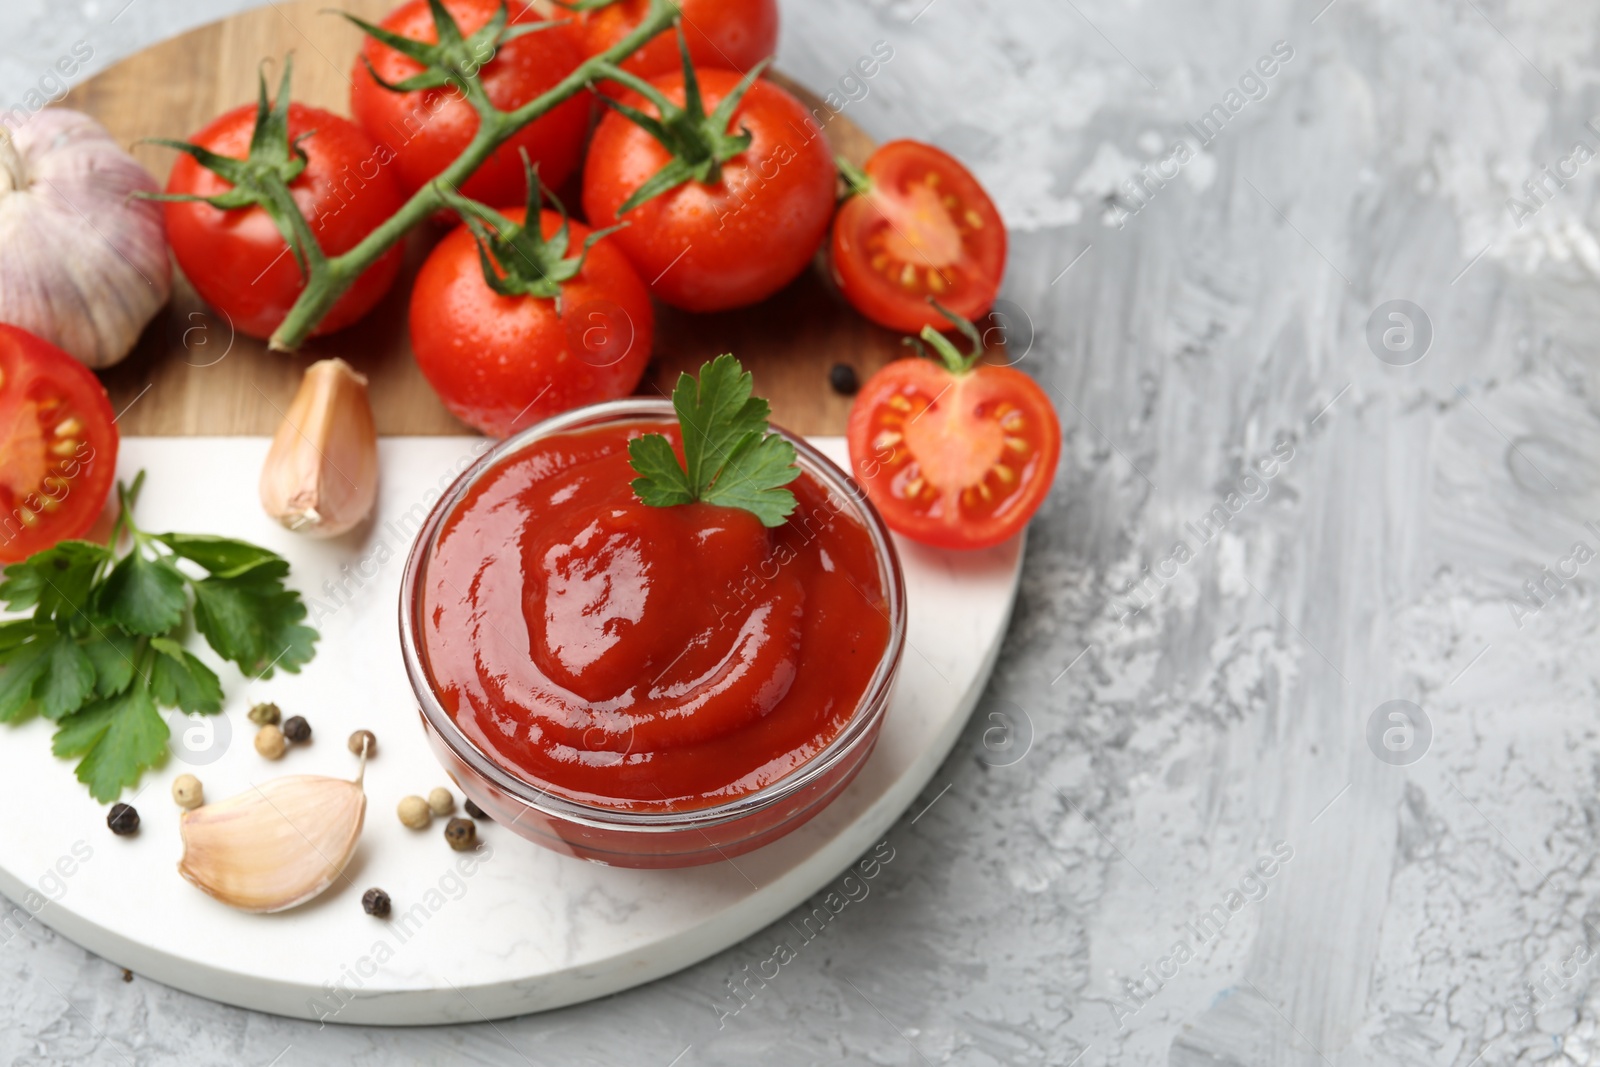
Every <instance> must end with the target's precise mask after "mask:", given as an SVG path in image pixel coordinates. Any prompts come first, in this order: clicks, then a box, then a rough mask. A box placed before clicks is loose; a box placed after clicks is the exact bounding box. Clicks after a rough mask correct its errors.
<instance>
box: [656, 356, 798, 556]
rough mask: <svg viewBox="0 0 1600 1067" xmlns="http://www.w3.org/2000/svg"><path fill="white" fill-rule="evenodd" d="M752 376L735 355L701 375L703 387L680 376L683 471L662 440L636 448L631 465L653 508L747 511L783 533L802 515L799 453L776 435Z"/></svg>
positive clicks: (677, 403) (676, 402)
mask: <svg viewBox="0 0 1600 1067" xmlns="http://www.w3.org/2000/svg"><path fill="white" fill-rule="evenodd" d="M754 387H755V383H754V379H753V378H752V377H751V375H750V373H749V372H748V371H746V370H745V369H744V368H743V367H742V366H740V365H739V361H738V360H737V359H735V358H734V357H733V356H731V355H723V356H718V357H717V358H716V359H714V360H712V361H711V362H710V363H707V364H705V365H704V366H702V367H701V368H700V377H699V380H698V381H696V379H694V378H691V377H689V375H687V374H680V375H679V376H678V384H677V387H676V388H674V389H673V390H672V406H673V408H674V409H676V411H677V413H678V425H679V427H680V428H681V429H682V432H683V463H682V464H680V463H679V462H678V454H677V453H676V452H675V451H674V450H673V448H672V443H671V442H670V441H668V440H667V438H666V437H665V436H664V435H662V434H658V433H653V434H646V435H644V436H643V437H640V438H637V439H635V440H633V441H630V442H629V443H628V458H629V460H630V462H631V463H632V466H633V469H634V470H635V471H636V472H637V473H638V474H639V475H640V477H638V478H636V479H634V481H633V491H634V493H635V494H636V495H637V496H638V498H639V499H640V501H642V502H643V503H645V504H649V505H651V506H653V507H673V506H675V505H677V504H689V503H692V502H694V501H697V500H698V501H702V502H704V503H707V504H719V505H721V506H723V507H729V508H742V509H743V510H745V511H748V512H750V513H752V514H753V515H755V516H756V517H757V518H758V519H760V520H761V522H762V523H763V524H764V525H766V526H782V525H783V523H784V520H785V519H787V518H788V517H789V514H790V513H791V512H793V511H794V509H795V507H796V501H795V497H794V494H793V493H792V492H790V491H789V490H788V489H785V488H784V486H786V485H788V484H789V483H790V482H792V481H794V480H795V479H796V478H798V477H800V469H799V468H798V467H796V466H795V450H794V445H792V444H790V443H789V441H788V440H787V439H786V438H784V437H783V436H782V435H781V434H777V433H773V432H772V431H771V430H770V429H769V427H768V425H767V419H768V417H769V416H770V415H771V408H769V407H768V406H767V402H766V401H765V400H763V399H761V398H760V397H757V396H752V395H751V393H752V392H753V391H754Z"/></svg>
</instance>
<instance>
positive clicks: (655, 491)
mask: <svg viewBox="0 0 1600 1067" xmlns="http://www.w3.org/2000/svg"><path fill="white" fill-rule="evenodd" d="M628 458H629V460H630V461H631V462H632V464H633V469H634V470H636V471H638V472H639V473H640V474H641V475H643V477H641V478H635V479H634V480H633V491H634V492H635V493H637V494H638V496H639V499H640V500H641V501H643V502H644V503H646V504H649V505H650V506H651V507H655V508H670V507H673V506H674V505H677V504H692V503H693V502H694V499H695V492H694V489H692V488H691V487H690V485H689V479H688V478H687V477H686V476H685V475H684V473H683V467H682V466H681V465H680V464H679V463H678V454H677V453H676V452H674V451H673V450H672V442H670V441H668V440H667V439H666V438H665V437H663V436H662V435H661V434H658V433H652V434H647V435H645V436H644V437H641V438H639V439H638V440H636V441H630V442H629V443H628Z"/></svg>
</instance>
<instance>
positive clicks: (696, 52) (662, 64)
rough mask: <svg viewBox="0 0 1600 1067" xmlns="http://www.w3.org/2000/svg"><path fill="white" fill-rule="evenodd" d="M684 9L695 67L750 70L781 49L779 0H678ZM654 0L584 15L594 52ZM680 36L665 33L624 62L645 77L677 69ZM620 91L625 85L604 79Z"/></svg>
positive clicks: (625, 1) (633, 23)
mask: <svg viewBox="0 0 1600 1067" xmlns="http://www.w3.org/2000/svg"><path fill="white" fill-rule="evenodd" d="M678 6H679V7H680V8H681V9H682V10H683V35H684V38H685V39H686V40H687V41H688V43H689V58H690V59H691V60H693V61H694V65H695V66H696V67H722V68H724V69H726V70H736V71H738V72H739V73H740V74H743V73H745V72H746V71H748V70H749V69H750V68H751V67H754V66H755V65H756V64H757V63H759V62H761V61H762V60H763V59H766V58H767V57H769V56H771V55H772V54H773V53H774V52H776V51H777V50H778V0H679V4H678ZM649 7H650V0H617V2H616V3H614V4H611V5H610V6H608V7H603V8H601V9H600V10H599V11H592V12H590V13H589V14H588V15H587V16H585V18H584V21H583V29H584V37H585V41H586V46H587V48H588V52H589V54H590V55H591V56H594V55H599V54H600V53H601V52H604V51H605V50H606V49H608V48H611V47H613V46H615V45H616V44H617V43H618V42H619V41H621V40H622V39H623V38H624V37H626V36H627V35H628V34H629V33H631V32H633V31H634V30H635V29H637V28H638V26H639V23H641V22H643V21H644V16H645V12H646V11H648V10H649ZM681 63H682V59H681V57H680V56H679V54H678V36H677V34H675V33H663V34H659V35H658V36H656V37H655V38H653V39H652V40H651V41H650V43H649V44H646V45H645V46H644V47H643V48H641V49H639V50H638V51H637V52H635V53H634V54H633V55H632V56H630V57H628V59H627V60H626V61H625V62H623V63H622V69H623V70H626V71H628V72H630V73H633V74H637V75H639V76H640V77H641V78H654V77H656V76H658V75H661V74H672V73H674V72H676V71H678V70H679V69H680V66H681ZM601 85H602V88H604V89H605V91H606V92H608V93H611V94H612V95H616V93H617V92H620V87H618V86H616V85H615V84H614V83H612V82H602V83H601Z"/></svg>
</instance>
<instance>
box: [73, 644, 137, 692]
mask: <svg viewBox="0 0 1600 1067" xmlns="http://www.w3.org/2000/svg"><path fill="white" fill-rule="evenodd" d="M83 651H84V654H85V655H87V656H88V657H89V662H90V663H92V664H94V691H95V694H96V695H97V696H101V697H111V696H116V695H117V694H118V693H120V692H122V691H123V690H124V689H126V688H128V686H130V685H132V684H133V674H134V661H135V660H137V659H138V657H139V654H140V650H139V639H138V638H137V637H130V636H128V635H127V634H125V633H122V632H121V631H120V630H117V629H116V628H115V627H113V628H112V629H110V630H109V631H106V630H102V631H100V632H98V633H96V634H94V635H93V636H92V637H90V638H89V640H88V641H86V642H84V646H83Z"/></svg>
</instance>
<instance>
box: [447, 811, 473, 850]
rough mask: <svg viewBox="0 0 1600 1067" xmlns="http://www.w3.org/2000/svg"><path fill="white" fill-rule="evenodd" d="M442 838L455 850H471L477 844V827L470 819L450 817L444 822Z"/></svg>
mask: <svg viewBox="0 0 1600 1067" xmlns="http://www.w3.org/2000/svg"><path fill="white" fill-rule="evenodd" d="M444 839H445V840H446V841H448V842H450V847H451V848H453V849H455V850H456V851H457V852H471V851H472V849H473V848H474V847H475V846H476V845H477V844H478V827H477V825H476V824H475V823H474V822H473V821H472V820H471V819H451V820H450V821H449V822H448V823H446V824H445V828H444Z"/></svg>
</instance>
